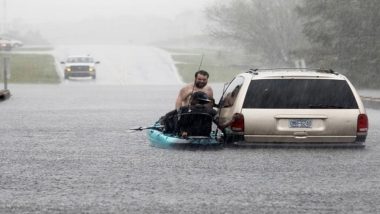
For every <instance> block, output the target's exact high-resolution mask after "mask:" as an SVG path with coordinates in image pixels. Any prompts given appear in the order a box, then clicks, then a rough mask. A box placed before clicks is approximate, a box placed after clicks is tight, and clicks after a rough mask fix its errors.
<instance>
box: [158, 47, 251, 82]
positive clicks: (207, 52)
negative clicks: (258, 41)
mask: <svg viewBox="0 0 380 214" xmlns="http://www.w3.org/2000/svg"><path fill="white" fill-rule="evenodd" d="M165 50H166V51H168V52H169V53H170V54H171V56H172V58H173V60H174V62H175V66H176V68H177V70H178V74H179V75H180V76H181V77H182V80H183V81H184V82H191V81H193V80H194V73H195V72H196V71H197V70H198V69H199V68H200V69H201V70H206V71H207V72H208V73H209V74H210V79H209V81H210V82H227V81H230V80H231V79H232V78H233V77H234V76H235V75H236V74H238V73H241V72H245V71H247V70H248V69H249V68H251V66H250V65H252V63H251V60H250V59H249V58H252V57H250V56H243V55H241V54H237V53H232V52H228V51H222V50H216V49H215V50H214V49H186V48H165ZM202 57H203V59H202Z"/></svg>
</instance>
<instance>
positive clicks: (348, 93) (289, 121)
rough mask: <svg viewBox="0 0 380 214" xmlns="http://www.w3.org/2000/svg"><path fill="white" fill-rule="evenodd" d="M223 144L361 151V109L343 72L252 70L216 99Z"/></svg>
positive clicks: (364, 123)
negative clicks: (355, 148) (226, 124)
mask: <svg viewBox="0 0 380 214" xmlns="http://www.w3.org/2000/svg"><path fill="white" fill-rule="evenodd" d="M219 105H220V109H219V114H220V115H219V116H220V122H221V123H224V122H226V121H229V120H231V119H232V118H233V117H234V118H235V120H234V122H233V123H232V124H231V126H229V127H227V128H225V129H224V130H223V132H224V137H225V140H226V142H228V143H235V144H241V145H265V146H266V145H268V146H269V145H273V144H274V145H320V144H322V145H331V146H336V145H339V146H343V145H344V146H347V145H350V146H358V147H364V142H365V140H366V137H367V132H368V118H367V115H366V112H365V108H364V106H363V103H362V101H361V99H360V96H359V94H358V93H357V92H356V90H355V88H354V86H353V85H352V84H351V83H350V81H349V80H348V79H347V78H346V77H345V76H344V75H342V74H338V73H336V72H334V71H332V70H323V69H255V70H250V71H249V72H247V73H242V74H239V75H237V76H236V77H235V78H234V79H233V80H232V81H231V82H230V83H229V84H228V86H227V88H226V89H225V91H224V92H223V95H222V98H221V100H220V103H219Z"/></svg>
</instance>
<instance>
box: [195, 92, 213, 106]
mask: <svg viewBox="0 0 380 214" xmlns="http://www.w3.org/2000/svg"><path fill="white" fill-rule="evenodd" d="M209 102H210V99H209V98H208V96H207V94H206V93H205V92H203V91H197V92H194V93H193V95H192V97H191V105H196V104H202V105H203V104H208V103H209Z"/></svg>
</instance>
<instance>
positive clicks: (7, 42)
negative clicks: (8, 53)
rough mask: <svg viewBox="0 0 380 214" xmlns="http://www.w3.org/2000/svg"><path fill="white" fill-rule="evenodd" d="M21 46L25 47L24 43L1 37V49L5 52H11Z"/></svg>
mask: <svg viewBox="0 0 380 214" xmlns="http://www.w3.org/2000/svg"><path fill="white" fill-rule="evenodd" d="M21 46H23V43H22V42H21V41H19V40H15V39H8V38H4V37H0V48H1V49H3V50H11V49H12V48H18V47H21Z"/></svg>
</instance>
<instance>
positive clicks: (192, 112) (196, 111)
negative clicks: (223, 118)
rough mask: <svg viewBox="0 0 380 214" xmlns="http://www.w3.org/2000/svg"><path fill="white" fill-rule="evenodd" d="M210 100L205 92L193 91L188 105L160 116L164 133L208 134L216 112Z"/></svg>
mask: <svg viewBox="0 0 380 214" xmlns="http://www.w3.org/2000/svg"><path fill="white" fill-rule="evenodd" d="M210 102H211V100H210V99H209V98H208V96H207V94H206V93H205V92H202V91H197V92H194V93H193V95H192V96H191V101H190V103H189V105H187V106H182V107H180V108H178V109H175V110H173V111H170V112H168V113H167V114H166V115H165V116H163V117H161V119H160V123H161V124H162V125H163V126H164V133H168V134H180V135H182V133H184V134H183V135H184V136H187V135H188V134H189V133H190V134H193V135H194V134H197V135H199V134H202V135H208V134H209V133H210V132H211V126H212V122H213V121H214V118H215V116H216V114H217V113H216V111H215V110H214V109H213V108H212V105H210ZM185 132H186V133H185Z"/></svg>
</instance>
